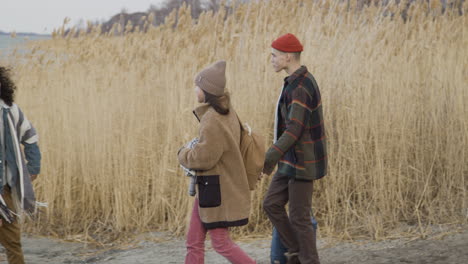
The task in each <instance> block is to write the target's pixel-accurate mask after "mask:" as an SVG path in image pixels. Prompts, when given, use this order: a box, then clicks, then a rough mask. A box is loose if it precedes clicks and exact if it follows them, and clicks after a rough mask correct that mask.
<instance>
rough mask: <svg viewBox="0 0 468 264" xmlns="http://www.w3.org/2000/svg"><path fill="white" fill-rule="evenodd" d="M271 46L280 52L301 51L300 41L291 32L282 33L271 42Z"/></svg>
mask: <svg viewBox="0 0 468 264" xmlns="http://www.w3.org/2000/svg"><path fill="white" fill-rule="evenodd" d="M271 47H273V48H274V49H276V50H279V51H282V52H301V51H302V50H303V47H302V44H301V42H300V41H299V40H298V39H297V38H296V36H294V35H293V34H291V33H288V34H286V35H283V36H281V37H279V38H278V39H276V40H275V41H273V43H271Z"/></svg>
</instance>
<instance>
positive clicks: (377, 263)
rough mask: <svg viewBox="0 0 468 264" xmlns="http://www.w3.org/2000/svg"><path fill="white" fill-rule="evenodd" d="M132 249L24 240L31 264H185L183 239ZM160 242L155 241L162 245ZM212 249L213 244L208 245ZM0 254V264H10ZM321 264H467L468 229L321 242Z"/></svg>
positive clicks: (259, 254) (211, 255) (154, 237)
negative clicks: (417, 236)
mask: <svg viewBox="0 0 468 264" xmlns="http://www.w3.org/2000/svg"><path fill="white" fill-rule="evenodd" d="M140 240H141V241H140V242H138V243H135V244H134V245H133V246H131V247H127V248H120V249H108V250H101V251H98V250H96V249H89V248H88V249H87V248H86V247H85V246H84V244H81V243H70V242H63V241H59V240H53V239H48V238H38V237H28V236H26V237H24V239H23V244H24V251H25V255H26V261H27V263H31V264H42V263H51V264H55V263H57V264H58V263H69V264H78V263H98V264H101V263H112V264H124V263H125V264H138V263H183V261H184V255H185V248H184V241H183V240H182V239H162V238H161V234H160V233H155V234H149V235H147V236H146V239H140ZM158 240H160V241H161V240H162V241H161V242H151V241H158ZM239 244H240V245H241V247H242V248H243V249H244V250H245V251H246V252H247V253H248V254H249V255H250V256H252V257H253V258H255V259H257V261H258V263H259V264H268V263H269V240H267V239H265V240H256V241H254V242H240V243H239ZM207 245H209V241H207ZM2 250H3V249H1V250H0V264H6V261H5V256H4V252H3V251H2ZM319 254H320V258H321V262H322V264H332V263H333V264H345V263H346V264H358V263H359V264H395V263H405V264H407V263H430V264H465V263H468V230H464V231H463V232H461V233H456V234H449V235H446V236H443V235H440V234H439V235H436V236H433V237H431V238H428V239H425V240H421V239H418V240H413V241H411V240H407V239H397V240H389V241H382V242H369V241H367V242H366V241H362V242H359V243H356V242H355V243H338V244H335V245H330V244H326V243H324V241H323V240H320V241H319ZM205 262H206V263H215V264H218V263H219V264H224V263H228V262H227V261H226V260H225V259H223V258H222V257H220V256H219V255H218V254H216V253H215V252H214V251H213V249H212V248H211V247H209V248H208V249H207V252H206V258H205Z"/></svg>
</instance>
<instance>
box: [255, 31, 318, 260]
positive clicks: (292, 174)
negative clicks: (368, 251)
mask: <svg viewBox="0 0 468 264" xmlns="http://www.w3.org/2000/svg"><path fill="white" fill-rule="evenodd" d="M271 46H272V52H271V63H272V65H273V68H274V70H275V71H276V72H281V71H283V70H284V71H285V72H286V73H287V74H288V76H287V77H286V78H285V79H284V84H283V88H282V91H281V94H280V96H279V100H278V103H277V107H276V112H275V127H274V139H273V145H271V147H270V148H269V149H268V151H267V153H266V157H265V165H264V169H263V173H264V174H266V175H270V174H271V173H272V172H273V170H274V168H275V166H276V165H277V164H278V170H277V171H276V173H275V174H274V176H273V178H272V180H271V183H270V186H269V189H268V191H267V194H266V196H265V199H264V201H263V207H264V210H265V212H266V214H267V216H268V218H269V219H270V221H271V222H272V223H273V225H274V227H275V228H276V230H277V231H278V233H279V235H280V238H281V241H282V242H283V244H284V245H285V246H286V247H287V248H288V253H287V257H288V263H302V264H309V263H310V264H318V263H320V261H319V257H318V253H317V245H316V239H315V230H314V228H313V226H312V223H311V221H310V219H311V215H310V211H311V206H312V192H313V184H314V181H315V180H318V179H320V178H322V177H324V176H325V175H326V174H327V149H326V139H325V130H324V123H323V114H322V100H321V96H320V91H319V87H318V85H317V82H316V81H315V79H314V77H313V76H312V74H311V73H310V72H309V71H308V69H307V67H306V66H301V62H300V57H301V52H302V51H303V46H302V44H301V43H300V41H299V40H298V39H297V38H296V37H295V36H294V35H293V34H286V35H283V36H281V37H279V38H278V39H276V40H275V41H273V43H272V45H271ZM288 202H289V216H288V214H287V213H286V209H285V205H286V204H287V203H288Z"/></svg>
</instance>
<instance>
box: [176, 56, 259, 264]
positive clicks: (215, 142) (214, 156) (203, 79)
mask: <svg viewBox="0 0 468 264" xmlns="http://www.w3.org/2000/svg"><path fill="white" fill-rule="evenodd" d="M225 69H226V62H225V61H218V62H216V63H214V64H212V65H210V66H208V67H207V68H205V69H204V70H202V71H201V72H200V73H199V74H198V75H197V76H196V77H195V86H196V87H195V93H196V96H197V100H198V102H199V103H202V105H201V106H199V107H197V108H196V109H195V110H194V111H193V112H194V114H195V117H196V118H197V119H198V121H199V122H200V129H199V138H198V140H194V141H192V142H190V143H189V144H187V145H186V146H184V147H182V148H181V149H180V150H179V153H178V159H179V163H180V164H181V165H182V166H183V167H185V168H187V169H190V170H192V171H195V172H196V183H197V187H198V188H197V189H198V192H197V194H198V197H197V198H196V199H195V203H194V205H193V211H192V216H191V219H190V225H189V230H188V233H187V242H186V246H187V255H186V258H185V263H186V264H201V263H204V257H205V256H204V255H205V254H204V253H205V237H206V233H209V234H210V237H211V243H212V245H213V248H214V249H215V250H216V252H218V253H219V254H221V255H222V256H224V257H225V258H226V259H228V260H229V261H230V262H231V263H238V264H250V263H256V262H255V261H254V260H253V259H251V258H250V257H249V256H248V255H247V254H246V253H245V252H244V251H243V250H242V249H241V248H240V247H239V246H237V245H236V244H235V243H234V242H233V241H232V240H231V239H230V236H229V229H228V228H229V227H232V226H242V225H246V224H247V223H248V217H249V213H250V189H249V183H248V179H247V174H246V172H245V169H244V163H243V160H242V155H241V151H240V140H241V127H240V122H239V120H238V117H237V114H236V112H235V111H234V109H233V108H232V106H231V104H230V99H229V95H228V94H227V93H226V92H225V86H226V76H225ZM194 142H197V143H196V144H193V143H194Z"/></svg>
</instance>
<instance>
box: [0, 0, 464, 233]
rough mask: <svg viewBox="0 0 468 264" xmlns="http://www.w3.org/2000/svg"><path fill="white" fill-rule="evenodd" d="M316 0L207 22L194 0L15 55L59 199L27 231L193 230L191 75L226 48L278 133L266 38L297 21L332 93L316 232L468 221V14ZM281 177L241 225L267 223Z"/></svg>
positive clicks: (259, 122)
mask: <svg viewBox="0 0 468 264" xmlns="http://www.w3.org/2000/svg"><path fill="white" fill-rule="evenodd" d="M317 2H321V1H299V0H288V1H258V2H257V1H253V3H250V4H242V5H239V6H238V7H237V8H236V9H235V11H234V13H233V14H232V15H230V16H229V18H228V19H227V20H226V21H225V20H224V17H225V12H226V11H225V10H221V11H220V12H218V13H216V14H213V13H210V12H209V13H205V14H203V15H202V16H201V17H200V19H199V20H198V21H197V22H195V21H193V20H192V19H191V18H190V13H189V9H188V8H187V7H184V8H182V9H181V10H180V12H179V14H178V16H177V17H176V14H175V13H174V14H172V15H171V16H170V17H168V18H167V21H166V23H165V24H164V25H162V26H160V27H158V28H151V29H150V30H149V32H147V33H141V32H138V33H133V34H126V35H124V36H123V37H114V36H111V35H100V31H99V29H95V30H94V32H93V33H92V34H88V35H86V34H81V36H80V37H79V38H70V37H60V36H58V35H57V36H55V37H54V38H53V39H51V40H48V41H43V42H40V43H36V44H34V45H33V46H32V47H31V51H28V52H26V53H16V54H14V55H12V56H10V57H9V59H8V60H7V61H4V63H9V64H11V65H14V67H15V68H14V72H15V80H16V81H17V84H18V87H19V91H18V97H17V102H18V103H19V104H20V105H21V106H22V107H23V108H24V110H25V112H26V113H27V114H28V115H29V118H30V119H31V120H32V121H33V123H34V124H35V125H36V127H37V129H38V131H39V132H40V136H41V148H42V150H43V152H44V153H43V157H44V163H43V164H44V165H43V166H44V167H43V173H42V175H41V178H40V179H39V180H38V181H37V182H36V184H35V187H36V190H37V194H38V198H39V200H40V201H46V202H49V208H48V209H47V210H46V211H45V212H44V213H42V214H40V215H39V218H38V221H37V222H34V223H32V222H31V223H29V224H28V225H27V227H28V230H29V231H32V232H38V233H43V234H53V235H57V236H60V237H69V238H76V239H79V238H80V239H87V240H88V241H90V240H91V241H92V240H96V241H108V240H112V239H115V238H119V236H120V235H121V234H122V235H125V236H126V235H129V234H130V235H131V234H135V233H140V232H145V231H149V230H169V231H172V232H174V233H175V234H176V235H181V234H183V233H184V232H185V226H186V221H187V217H188V215H189V211H190V209H191V205H192V202H193V199H192V198H190V197H189V196H188V195H187V184H188V179H187V177H185V176H184V175H183V173H182V171H181V170H180V169H179V167H178V162H177V160H176V152H177V150H178V148H179V147H180V146H181V145H182V144H183V143H185V142H186V141H187V140H189V139H191V138H192V137H194V136H196V135H197V122H196V119H195V118H194V117H193V116H192V113H191V110H192V109H193V108H194V107H195V106H196V101H195V97H194V92H193V87H194V85H193V76H194V74H195V73H196V72H197V71H198V70H200V69H201V68H202V67H203V66H205V65H206V64H208V63H210V62H213V61H214V60H217V59H226V60H227V61H228V68H227V75H228V88H229V90H230V92H231V94H232V99H233V105H234V107H235V109H236V110H237V111H238V113H239V115H240V117H241V118H242V119H243V120H245V121H246V122H248V123H250V124H251V125H252V126H253V127H254V129H257V130H258V131H260V132H261V133H263V135H264V136H265V137H266V138H267V139H268V142H270V139H271V138H272V128H273V115H274V106H275V102H276V99H277V96H278V93H279V91H280V88H281V83H282V78H283V77H284V73H282V74H275V73H274V72H273V70H272V68H271V66H270V63H269V54H270V43H271V41H272V40H273V39H274V38H276V37H277V36H279V35H281V34H284V33H287V32H291V33H294V34H296V35H297V36H298V37H299V38H300V39H301V40H302V41H303V44H304V46H305V52H304V54H303V57H302V59H303V63H304V64H306V65H307V66H308V67H309V69H310V71H311V72H312V73H313V74H314V75H315V77H316V78H317V80H318V83H319V85H320V88H321V92H322V96H323V103H324V109H325V119H326V129H327V134H328V140H329V159H330V164H329V165H330V167H329V175H328V176H326V177H325V178H324V179H323V180H320V181H319V182H317V184H316V186H315V193H314V197H313V205H314V210H315V214H316V216H317V218H318V221H319V225H320V235H322V236H338V237H341V238H349V237H355V236H366V237H372V238H375V239H379V238H383V237H387V236H389V235H390V234H391V233H389V231H391V230H392V229H393V228H396V227H398V226H399V224H400V223H406V224H410V225H414V226H416V227H418V228H419V230H420V231H421V232H424V228H425V227H426V226H427V225H431V224H446V223H466V222H467V217H468V216H467V214H468V194H467V184H468V162H467V161H468V86H467V84H468V82H467V80H468V79H467V78H468V67H467V63H468V50H467V48H466V47H467V46H468V37H467V32H466V29H467V28H468V21H467V19H466V16H458V15H455V14H452V13H451V12H448V13H447V14H445V15H443V16H439V15H435V12H428V11H427V5H416V6H413V7H412V8H411V9H410V10H409V16H410V17H411V20H410V21H408V22H407V23H404V22H403V21H401V19H396V17H395V19H393V20H392V19H391V18H390V17H391V16H389V15H387V16H384V15H382V13H383V12H387V14H388V12H390V11H393V12H397V11H398V7H397V6H391V7H389V8H388V10H386V11H384V10H382V9H381V8H379V7H375V6H371V7H369V8H364V9H363V10H362V11H356V9H355V7H356V5H355V2H354V1H351V5H349V6H348V5H343V4H337V3H336V2H339V1H325V3H324V4H323V5H322V4H321V3H317ZM280 7H281V8H280ZM464 10H465V11H466V10H467V7H466V4H465V7H464ZM176 18H177V19H178V24H177V26H176V27H173V25H174V23H175V21H176ZM119 30H125V29H123V28H120V29H119ZM59 33H60V32H59ZM269 180H270V179H268V178H267V179H263V180H262V181H261V183H260V184H259V188H258V189H257V190H256V191H255V192H253V193H252V201H253V209H252V215H251V218H250V224H249V225H248V226H247V227H245V228H240V229H237V230H236V234H237V235H241V236H245V235H268V234H269V232H270V228H271V226H270V224H269V222H268V220H267V219H266V217H265V216H264V214H263V212H262V205H261V202H262V197H263V195H264V193H265V191H266V189H267V187H268V183H269Z"/></svg>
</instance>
